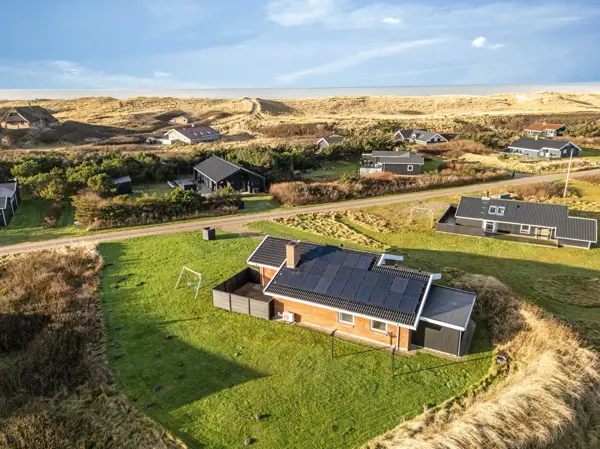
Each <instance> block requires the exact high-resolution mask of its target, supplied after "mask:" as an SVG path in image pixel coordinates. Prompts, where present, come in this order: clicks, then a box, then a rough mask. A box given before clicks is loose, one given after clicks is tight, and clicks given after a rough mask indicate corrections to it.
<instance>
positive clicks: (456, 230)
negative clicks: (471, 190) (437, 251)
mask: <svg viewBox="0 0 600 449" xmlns="http://www.w3.org/2000/svg"><path fill="white" fill-rule="evenodd" d="M436 230H437V231H438V232H448V233H452V234H463V235H469V236H473V237H490V238H497V239H503V240H516V241H519V242H523V243H539V244H543V243H546V244H550V243H553V244H554V246H559V245H560V246H574V247H577V248H585V249H589V248H590V247H591V245H592V243H596V242H597V241H598V222H597V221H596V220H594V219H591V218H580V217H570V216H569V208H568V207H567V206H563V205H561V204H545V203H535V202H531V201H516V200H510V199H501V198H487V197H484V198H477V197H469V196H463V197H462V198H461V200H460V203H459V205H458V206H450V208H449V209H448V210H447V211H446V213H445V214H444V215H443V216H442V218H440V220H439V221H438V223H437V225H436Z"/></svg>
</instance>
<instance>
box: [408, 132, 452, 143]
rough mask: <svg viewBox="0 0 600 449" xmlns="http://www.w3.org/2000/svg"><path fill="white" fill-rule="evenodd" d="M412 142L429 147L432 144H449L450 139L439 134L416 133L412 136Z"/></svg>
mask: <svg viewBox="0 0 600 449" xmlns="http://www.w3.org/2000/svg"><path fill="white" fill-rule="evenodd" d="M410 141H411V142H413V143H418V144H419V145H429V144H432V143H440V142H448V139H446V138H445V137H444V136H442V135H441V134H438V133H431V132H429V131H415V132H413V133H412V134H411V136H410Z"/></svg>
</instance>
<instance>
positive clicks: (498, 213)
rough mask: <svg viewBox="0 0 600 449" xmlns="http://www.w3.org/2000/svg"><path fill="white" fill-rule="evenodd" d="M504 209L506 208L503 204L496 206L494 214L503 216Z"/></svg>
mask: <svg viewBox="0 0 600 449" xmlns="http://www.w3.org/2000/svg"><path fill="white" fill-rule="evenodd" d="M505 210H506V208H505V207H504V206H498V208H497V209H496V215H499V216H501V217H504V211H505Z"/></svg>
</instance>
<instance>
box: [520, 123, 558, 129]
mask: <svg viewBox="0 0 600 449" xmlns="http://www.w3.org/2000/svg"><path fill="white" fill-rule="evenodd" d="M564 127H565V125H564V124H563V123H539V122H536V123H532V124H531V125H529V126H528V127H527V128H525V131H556V130H558V129H561V128H564Z"/></svg>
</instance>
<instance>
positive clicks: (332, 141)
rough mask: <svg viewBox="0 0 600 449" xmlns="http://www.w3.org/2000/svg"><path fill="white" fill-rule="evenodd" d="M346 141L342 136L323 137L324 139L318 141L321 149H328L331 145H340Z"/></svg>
mask: <svg viewBox="0 0 600 449" xmlns="http://www.w3.org/2000/svg"><path fill="white" fill-rule="evenodd" d="M343 141H344V138H343V137H342V136H329V137H323V138H322V139H319V140H317V147H318V148H319V149H321V150H322V149H323V148H327V147H328V146H331V145H339V144H341V143H342V142H343Z"/></svg>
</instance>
